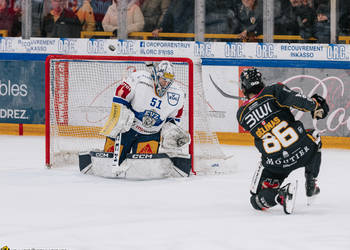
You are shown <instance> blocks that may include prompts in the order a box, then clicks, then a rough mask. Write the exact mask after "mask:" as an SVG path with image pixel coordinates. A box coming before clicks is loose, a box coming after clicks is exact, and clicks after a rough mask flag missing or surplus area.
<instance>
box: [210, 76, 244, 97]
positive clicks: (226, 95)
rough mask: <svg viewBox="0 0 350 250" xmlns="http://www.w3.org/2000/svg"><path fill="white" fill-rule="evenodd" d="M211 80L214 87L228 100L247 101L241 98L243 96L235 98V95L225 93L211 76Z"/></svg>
mask: <svg viewBox="0 0 350 250" xmlns="http://www.w3.org/2000/svg"><path fill="white" fill-rule="evenodd" d="M209 78H210V81H211V83H212V84H213V85H214V87H215V88H216V89H217V90H218V91H219V93H220V94H222V95H223V96H224V97H227V98H231V99H237V100H245V97H241V96H235V95H230V94H227V93H225V92H224V91H223V90H222V89H221V88H220V87H219V86H218V85H217V84H216V83H215V82H214V80H213V78H212V77H211V75H210V74H209Z"/></svg>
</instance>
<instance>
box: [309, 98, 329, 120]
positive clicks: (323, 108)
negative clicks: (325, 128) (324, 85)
mask: <svg viewBox="0 0 350 250" xmlns="http://www.w3.org/2000/svg"><path fill="white" fill-rule="evenodd" d="M311 98H313V99H314V100H315V102H316V108H315V110H313V111H311V116H312V119H317V120H319V119H323V118H325V117H326V116H327V115H328V112H329V107H328V104H327V102H326V100H325V99H324V98H323V97H322V96H319V95H318V94H314V95H313V96H311Z"/></svg>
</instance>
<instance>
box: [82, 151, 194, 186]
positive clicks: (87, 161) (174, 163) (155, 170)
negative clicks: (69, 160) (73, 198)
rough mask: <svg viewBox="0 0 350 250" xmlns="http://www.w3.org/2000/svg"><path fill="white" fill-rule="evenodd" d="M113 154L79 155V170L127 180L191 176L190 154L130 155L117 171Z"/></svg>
mask: <svg viewBox="0 0 350 250" xmlns="http://www.w3.org/2000/svg"><path fill="white" fill-rule="evenodd" d="M112 163H113V153H107V152H95V151H90V152H83V153H80V154H79V168H80V172H82V173H83V174H91V175H96V176H102V177H119V178H126V179H138V180H146V179H160V178H167V177H185V176H189V175H190V171H191V168H192V166H191V155H188V154H174V155H168V154H166V153H161V154H128V155H127V158H126V160H125V161H124V162H123V163H122V164H121V165H120V166H118V167H116V169H113V167H112Z"/></svg>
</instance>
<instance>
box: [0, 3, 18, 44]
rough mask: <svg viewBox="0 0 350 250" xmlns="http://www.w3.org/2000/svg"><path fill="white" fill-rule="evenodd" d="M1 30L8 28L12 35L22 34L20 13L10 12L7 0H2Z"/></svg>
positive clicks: (0, 5) (0, 7) (0, 9)
mask: <svg viewBox="0 0 350 250" xmlns="http://www.w3.org/2000/svg"><path fill="white" fill-rule="evenodd" d="M0 30H7V32H8V36H11V37H14V36H19V35H20V34H21V23H20V22H19V15H17V14H16V13H13V12H10V10H9V8H8V6H7V1H6V0H0Z"/></svg>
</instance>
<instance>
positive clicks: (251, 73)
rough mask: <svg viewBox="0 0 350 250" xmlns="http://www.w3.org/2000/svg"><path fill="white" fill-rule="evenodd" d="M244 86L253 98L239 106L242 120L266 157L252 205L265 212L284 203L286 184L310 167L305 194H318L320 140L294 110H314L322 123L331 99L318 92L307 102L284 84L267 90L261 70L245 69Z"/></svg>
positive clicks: (258, 172)
mask: <svg viewBox="0 0 350 250" xmlns="http://www.w3.org/2000/svg"><path fill="white" fill-rule="evenodd" d="M240 82H241V90H242V92H243V94H244V95H245V96H246V97H247V99H248V100H247V101H245V102H244V104H243V105H242V106H241V107H240V108H239V110H238V112H237V120H238V122H239V124H240V125H241V126H242V127H243V128H244V129H245V130H246V131H249V132H250V134H251V135H252V136H253V137H254V142H255V146H256V148H257V149H258V150H259V152H260V153H261V162H260V164H259V166H258V168H257V170H256V173H255V175H254V178H253V181H252V186H251V190H250V192H251V195H252V196H251V199H250V202H251V204H252V206H253V207H254V208H255V209H258V210H264V209H266V208H269V207H272V206H275V205H277V202H278V203H281V204H282V203H283V197H282V196H281V192H280V191H281V184H282V182H283V181H284V180H285V178H286V177H287V176H288V175H289V174H290V173H291V172H292V171H293V170H295V169H297V168H300V167H305V177H306V182H305V186H306V195H307V196H308V197H311V196H314V195H316V194H318V193H319V192H320V189H319V187H318V186H317V185H316V177H317V176H318V173H319V170H320V164H321V151H320V148H321V139H320V136H319V135H318V133H316V131H312V130H311V131H307V130H305V128H304V126H303V124H302V123H301V122H300V121H296V120H295V118H294V116H293V114H292V112H291V110H290V108H291V107H292V108H295V109H298V110H301V111H304V112H311V116H312V118H313V119H323V118H325V117H326V116H327V114H328V111H329V107H328V105H327V103H326V100H325V99H324V98H323V97H321V96H319V95H317V94H315V95H313V96H312V97H311V98H308V97H306V96H304V95H303V94H301V93H298V92H295V91H292V90H291V89H289V88H288V87H287V86H285V85H283V84H282V83H277V84H273V85H271V86H265V84H264V83H263V81H262V75H261V73H260V72H259V71H258V70H257V69H256V68H249V69H245V70H244V71H243V72H242V74H241V76H240Z"/></svg>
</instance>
